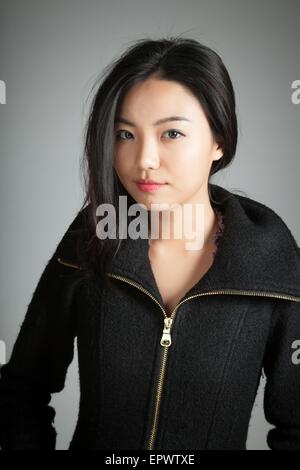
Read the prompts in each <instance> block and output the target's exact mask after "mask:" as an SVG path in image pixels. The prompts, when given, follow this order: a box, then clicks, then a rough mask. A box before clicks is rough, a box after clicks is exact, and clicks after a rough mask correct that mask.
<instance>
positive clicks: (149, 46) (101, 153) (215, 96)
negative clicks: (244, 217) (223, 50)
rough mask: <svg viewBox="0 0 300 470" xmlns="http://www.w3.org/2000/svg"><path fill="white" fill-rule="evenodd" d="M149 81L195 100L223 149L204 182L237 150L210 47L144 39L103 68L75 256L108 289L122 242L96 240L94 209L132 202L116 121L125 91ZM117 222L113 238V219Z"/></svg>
mask: <svg viewBox="0 0 300 470" xmlns="http://www.w3.org/2000/svg"><path fill="white" fill-rule="evenodd" d="M151 76H155V77H156V78H159V79H165V80H173V81H176V82H179V83H181V84H182V85H184V86H185V87H188V88H189V89H190V90H191V91H192V92H193V94H194V96H195V97H196V98H197V99H198V100H199V102H200V104H201V106H202V109H203V111H204V113H205V115H206V118H207V120H208V122H209V125H210V128H211V131H212V134H213V136H214V139H215V141H216V142H217V143H219V144H220V145H221V147H222V149H223V156H222V157H221V158H220V159H219V160H216V161H213V163H212V166H211V169H210V174H209V179H210V178H211V176H212V175H213V174H215V173H216V172H217V171H219V170H221V169H223V168H225V167H227V166H228V165H229V164H230V162H231V161H232V159H233V157H234V155H235V151H236V145H237V135H238V129H237V127H238V126H237V118H236V113H235V94H234V89H233V86H232V82H231V79H230V77H229V74H228V71H227V69H226V67H225V65H224V64H223V61H222V59H221V58H220V56H219V55H218V54H217V53H216V52H215V51H213V50H212V49H210V48H209V47H207V46H205V45H203V44H201V43H199V42H198V41H196V40H195V39H191V38H183V37H180V36H177V37H166V38H162V39H159V40H154V39H145V38H143V39H138V40H136V41H135V42H134V44H133V45H131V46H130V47H129V48H128V49H127V50H126V51H125V52H124V53H122V54H121V56H120V57H119V58H117V59H116V60H114V61H112V62H111V63H110V64H109V65H108V66H107V67H105V69H104V70H103V73H102V74H101V77H100V80H101V83H100V85H99V86H98V89H97V92H96V93H95V96H94V99H93V102H92V105H91V110H90V114H89V117H88V120H87V125H86V133H85V144H84V153H83V158H82V160H81V169H82V175H83V177H84V185H85V197H84V201H83V204H82V207H81V212H82V214H83V228H84V230H83V233H84V241H82V244H81V247H80V255H79V256H80V260H81V263H82V266H83V267H84V268H86V269H87V271H88V272H90V273H93V274H96V275H97V276H99V277H100V279H101V281H102V282H103V283H104V284H105V285H110V281H109V278H108V276H106V274H105V273H106V272H107V271H109V270H110V267H111V262H112V259H113V257H114V255H115V254H116V252H117V251H118V249H119V247H120V244H121V243H122V239H118V238H116V239H111V238H107V239H105V240H101V239H100V238H99V237H98V236H97V234H96V225H97V222H98V221H97V216H96V208H97V207H98V206H99V205H100V204H103V203H108V204H113V205H114V207H115V208H116V214H118V207H119V206H118V204H119V196H121V195H126V196H127V197H128V201H129V204H128V206H129V205H130V204H131V203H134V202H136V201H134V200H133V199H132V197H131V196H130V194H128V192H127V190H126V189H125V188H124V186H123V185H122V183H121V182H120V180H119V178H118V176H117V174H116V172H115V169H114V166H113V153H114V121H115V116H116V112H117V110H118V109H119V106H120V103H121V102H122V99H123V98H124V96H125V94H126V92H127V91H128V90H129V89H130V87H132V86H133V85H134V84H136V83H138V82H142V81H144V80H146V79H147V78H149V77H151ZM209 188H210V185H208V189H209ZM209 197H210V199H211V197H212V196H211V193H210V190H209ZM84 206H86V207H84ZM116 223H117V228H116V232H117V233H118V223H119V220H118V216H117V221H116Z"/></svg>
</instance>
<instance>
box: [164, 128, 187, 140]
mask: <svg viewBox="0 0 300 470" xmlns="http://www.w3.org/2000/svg"><path fill="white" fill-rule="evenodd" d="M169 132H170V133H171V132H172V133H173V134H174V133H175V134H179V135H183V133H182V132H180V131H177V130H176V129H169V130H168V131H166V132H164V134H167V133H169ZM171 140H176V138H175V139H171Z"/></svg>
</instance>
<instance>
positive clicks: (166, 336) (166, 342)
mask: <svg viewBox="0 0 300 470" xmlns="http://www.w3.org/2000/svg"><path fill="white" fill-rule="evenodd" d="M57 261H59V262H60V263H62V264H65V265H66V266H70V267H74V268H78V269H81V267H80V266H78V265H75V264H73V263H68V262H65V261H63V260H62V259H61V258H57ZM106 274H107V275H108V276H109V277H112V278H114V279H117V280H120V281H123V282H126V283H127V284H130V285H131V286H134V287H136V288H137V289H139V290H140V291H142V292H144V293H145V294H146V295H148V296H149V297H150V298H151V299H152V300H153V301H154V302H155V303H156V304H157V305H158V306H159V307H160V309H161V311H162V312H163V315H164V327H163V332H162V337H161V340H160V345H161V346H162V348H163V351H162V359H161V363H160V368H159V375H158V379H157V386H156V394H155V396H156V400H155V406H154V412H153V418H152V421H151V428H150V435H149V439H148V441H147V450H153V449H154V443H155V438H156V435H157V428H158V419H159V410H160V404H161V398H162V395H163V385H164V379H165V370H166V365H167V359H168V352H169V348H170V346H171V344H172V339H171V329H172V324H173V322H174V318H175V315H176V312H177V310H178V308H179V307H180V306H181V305H182V304H183V303H184V302H187V301H188V300H191V299H194V298H195V297H203V296H205V295H223V294H228V295H248V296H254V297H268V298H275V299H282V300H291V301H293V302H300V297H297V296H294V295H289V294H278V293H276V292H262V291H247V290H238V289H216V290H212V291H210V292H201V293H198V294H193V295H191V296H190V297H186V298H184V299H183V300H181V301H180V302H179V303H178V304H177V305H176V306H175V308H174V310H173V311H172V312H171V315H170V316H168V315H167V313H166V310H165V308H164V307H163V305H161V304H160V302H159V301H158V300H157V299H156V298H155V297H154V296H153V295H152V294H151V292H149V291H148V290H147V289H145V288H144V287H143V286H141V285H140V284H139V283H137V282H135V281H133V280H132V279H129V278H127V277H124V276H120V275H119V274H114V273H106Z"/></svg>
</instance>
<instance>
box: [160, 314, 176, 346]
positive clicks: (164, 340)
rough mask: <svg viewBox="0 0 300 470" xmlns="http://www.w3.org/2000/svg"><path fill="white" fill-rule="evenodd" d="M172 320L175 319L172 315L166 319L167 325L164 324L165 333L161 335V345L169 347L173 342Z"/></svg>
mask: <svg viewBox="0 0 300 470" xmlns="http://www.w3.org/2000/svg"><path fill="white" fill-rule="evenodd" d="M172 321H173V319H172V318H170V317H166V318H165V319H164V324H165V326H164V330H163V334H162V337H161V340H160V344H161V346H167V347H169V346H171V344H172V341H171V333H170V330H171V325H172Z"/></svg>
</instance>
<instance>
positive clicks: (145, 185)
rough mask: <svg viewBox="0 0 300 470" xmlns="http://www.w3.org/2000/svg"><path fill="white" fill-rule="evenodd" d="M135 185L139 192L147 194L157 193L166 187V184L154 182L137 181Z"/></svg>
mask: <svg viewBox="0 0 300 470" xmlns="http://www.w3.org/2000/svg"><path fill="white" fill-rule="evenodd" d="M136 184H137V187H138V188H139V190H140V191H143V192H147V193H148V192H153V191H157V190H159V189H161V188H162V187H163V186H166V185H167V183H157V182H155V181H147V182H145V181H137V182H136Z"/></svg>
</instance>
